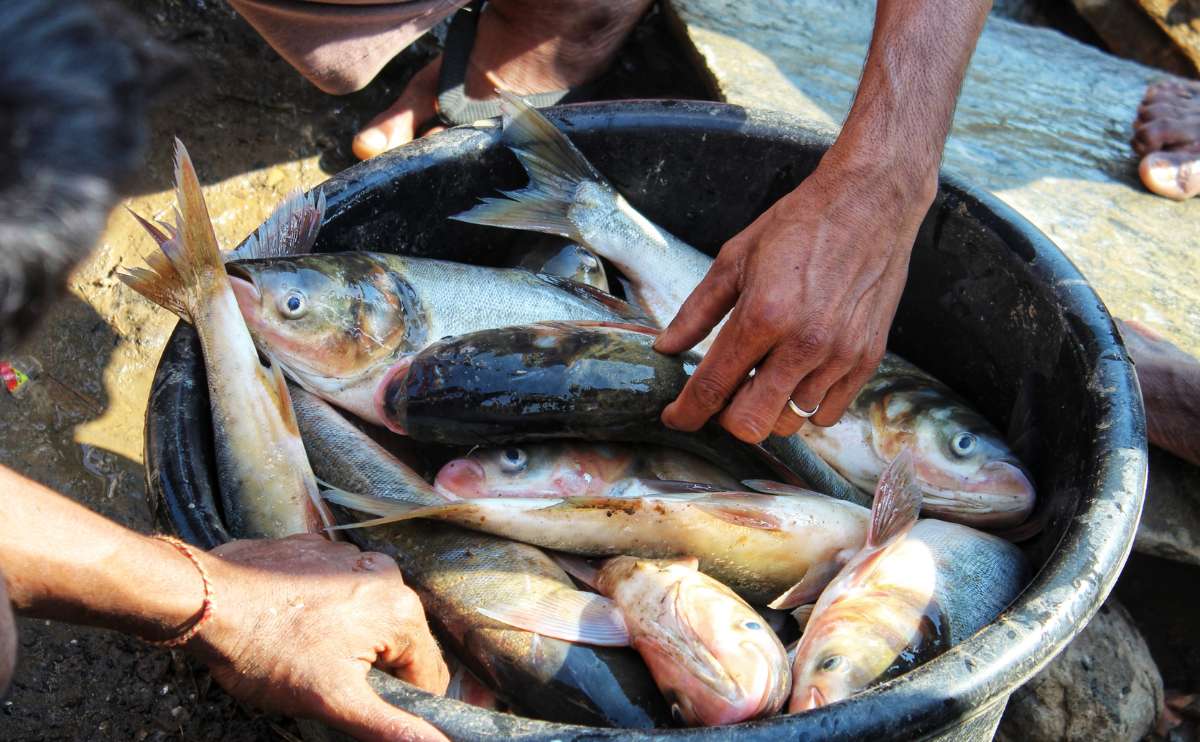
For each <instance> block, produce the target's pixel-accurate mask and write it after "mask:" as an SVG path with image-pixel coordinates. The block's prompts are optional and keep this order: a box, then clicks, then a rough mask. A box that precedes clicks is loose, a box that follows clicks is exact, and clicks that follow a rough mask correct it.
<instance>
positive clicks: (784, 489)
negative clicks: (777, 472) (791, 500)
mask: <svg viewBox="0 0 1200 742" xmlns="http://www.w3.org/2000/svg"><path fill="white" fill-rule="evenodd" d="M742 485H743V486H744V487H747V488H749V489H751V490H753V491H755V492H761V493H762V494H764V495H782V496H787V495H812V494H816V493H814V492H813V491H812V490H808V489H804V488H803V487H797V486H796V485H794V484H784V483H783V482H773V481H771V480H770V479H743V480H742Z"/></svg>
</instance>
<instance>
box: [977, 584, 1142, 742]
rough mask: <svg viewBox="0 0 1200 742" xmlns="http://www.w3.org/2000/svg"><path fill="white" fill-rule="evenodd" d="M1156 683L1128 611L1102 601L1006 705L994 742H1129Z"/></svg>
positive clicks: (1136, 736) (1135, 735)
mask: <svg viewBox="0 0 1200 742" xmlns="http://www.w3.org/2000/svg"><path fill="white" fill-rule="evenodd" d="M1162 702H1163V684H1162V677H1161V676H1160V675H1159V673H1158V668H1157V667H1155V665H1154V660H1153V659H1152V658H1151V657H1150V650H1149V648H1148V647H1147V646H1146V641H1145V640H1144V639H1143V638H1142V635H1141V634H1139V633H1138V630H1137V628H1136V627H1135V626H1134V625H1133V621H1132V619H1131V618H1130V617H1129V614H1128V613H1127V612H1126V611H1125V609H1124V608H1123V607H1121V606H1120V605H1119V604H1118V603H1117V602H1116V601H1115V600H1111V599H1110V600H1109V601H1108V602H1107V603H1105V604H1104V605H1103V606H1101V608H1100V611H1099V612H1098V613H1097V614H1096V616H1095V617H1094V618H1093V619H1092V621H1091V623H1089V624H1088V625H1087V628H1085V629H1084V630H1083V632H1082V633H1080V634H1079V636H1077V637H1076V638H1075V640H1074V641H1072V642H1071V643H1070V644H1068V645H1067V648H1066V649H1065V650H1063V652H1062V654H1060V655H1059V656H1058V657H1056V658H1054V660H1053V661H1051V662H1050V664H1049V665H1047V666H1046V667H1045V668H1043V669H1042V671H1041V672H1039V673H1038V674H1037V675H1035V676H1034V677H1033V679H1032V680H1030V681H1029V682H1028V683H1027V684H1025V686H1023V687H1022V688H1020V689H1018V690H1017V692H1015V693H1014V694H1013V695H1012V697H1011V698H1009V700H1008V708H1006V709H1005V711H1004V717H1003V718H1002V719H1001V720H1000V728H999V729H997V731H996V741H997V742H1043V741H1044V742H1051V741H1053V742H1058V741H1059V740H1063V741H1064V742H1075V741H1078V742H1095V741H1096V740H1137V739H1141V738H1142V737H1144V736H1145V735H1146V734H1147V733H1148V732H1149V731H1150V729H1151V727H1153V725H1154V720H1155V718H1156V717H1157V715H1158V711H1159V709H1160V708H1162Z"/></svg>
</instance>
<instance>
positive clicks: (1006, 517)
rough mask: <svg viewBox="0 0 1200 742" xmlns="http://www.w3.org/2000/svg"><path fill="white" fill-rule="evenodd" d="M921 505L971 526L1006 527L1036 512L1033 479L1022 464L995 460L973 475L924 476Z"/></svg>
mask: <svg viewBox="0 0 1200 742" xmlns="http://www.w3.org/2000/svg"><path fill="white" fill-rule="evenodd" d="M921 480H922V481H921V490H922V495H923V502H922V509H923V510H924V511H925V512H926V513H927V514H929V515H936V516H939V517H942V518H944V519H946V520H952V521H956V522H960V523H965V524H967V525H972V526H986V527H988V528H1004V527H1009V526H1015V525H1019V524H1021V523H1022V522H1023V521H1024V520H1025V519H1026V518H1028V517H1029V515H1030V513H1032V512H1033V505H1034V501H1035V500H1036V493H1035V490H1034V486H1033V482H1032V481H1031V479H1030V477H1029V475H1028V474H1026V472H1025V470H1024V469H1023V468H1021V467H1020V466H1017V465H1015V464H1012V463H1009V462H1007V461H992V462H989V463H987V464H984V465H983V466H981V467H980V468H979V472H978V473H977V474H976V475H975V476H973V477H971V479H969V480H967V479H957V478H953V477H945V476H925V472H922V476H921Z"/></svg>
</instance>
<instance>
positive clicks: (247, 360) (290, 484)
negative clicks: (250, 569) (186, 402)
mask: <svg viewBox="0 0 1200 742" xmlns="http://www.w3.org/2000/svg"><path fill="white" fill-rule="evenodd" d="M175 147H176V149H175V179H176V198H177V200H178V204H179V209H178V211H177V222H176V225H175V226H174V227H171V226H168V225H162V226H163V227H164V229H166V232H164V231H162V230H160V229H159V228H157V227H155V226H154V225H152V224H150V223H149V222H148V221H146V220H144V219H142V218H141V217H138V216H137V215H136V214H135V215H134V216H135V217H136V218H137V219H138V221H139V222H140V223H141V224H142V226H143V227H145V228H146V230H147V231H148V232H149V233H150V235H151V236H152V237H153V238H154V239H155V241H156V242H158V243H159V248H160V249H161V252H157V253H153V254H151V255H148V256H147V257H146V262H147V264H148V266H149V268H131V269H129V271H128V272H126V273H122V274H120V278H121V280H123V281H124V282H125V283H126V284H128V285H129V286H130V287H132V288H133V289H134V290H135V291H137V292H138V293H140V294H142V295H143V296H145V297H147V298H149V299H151V300H152V301H154V302H156V303H157V304H159V305H161V306H163V307H165V308H167V309H170V310H171V311H173V312H175V313H176V314H178V315H179V316H180V317H181V318H183V319H184V320H186V321H188V322H190V323H191V324H192V325H193V326H194V327H195V328H196V333H197V335H199V337H200V345H201V347H202V349H203V353H204V363H205V367H206V368H207V370H208V374H207V376H208V389H209V400H210V403H211V406H212V417H213V433H214V440H215V442H216V449H217V451H216V454H217V473H218V479H219V482H220V489H221V496H222V501H223V503H224V511H225V520H226V523H227V525H228V526H229V530H230V532H231V533H232V534H233V535H234V536H236V537H239V538H261V537H280V536H286V535H289V534H293V533H308V532H316V531H320V530H321V529H322V528H324V527H325V526H328V525H331V523H332V521H331V519H330V517H329V514H328V511H327V509H326V507H325V505H324V503H323V502H322V500H321V497H320V494H319V491H318V488H317V483H316V478H315V477H314V475H313V472H312V469H311V468H310V467H309V464H308V459H307V457H306V456H305V452H304V444H303V443H302V442H301V440H300V433H299V431H298V430H297V428H296V420H295V417H294V415H293V412H292V403H291V398H290V396H289V394H288V388H287V384H286V383H285V382H284V379H283V375H282V373H281V372H280V368H279V366H278V365H276V364H272V366H271V369H270V370H267V369H265V368H263V367H262V365H261V364H260V363H259V360H258V353H257V352H256V351H255V349H254V343H253V341H252V340H251V338H250V333H249V332H248V331H247V330H246V325H245V323H244V322H243V321H242V317H241V314H240V313H239V312H238V306H237V301H236V300H235V298H234V295H233V290H232V288H231V287H230V284H229V281H228V279H227V277H226V275H225V270H224V269H223V267H222V260H221V254H220V249H219V248H218V246H217V238H216V235H215V234H214V233H213V228H212V222H211V221H210V220H209V216H208V208H207V207H206V206H205V203H204V195H203V194H202V193H201V191H200V182H199V181H198V180H197V178H196V171H195V168H194V167H193V166H192V161H191V159H190V158H189V157H188V154H187V150H186V149H185V148H184V146H183V144H182V143H181V142H179V141H178V140H176V143H175Z"/></svg>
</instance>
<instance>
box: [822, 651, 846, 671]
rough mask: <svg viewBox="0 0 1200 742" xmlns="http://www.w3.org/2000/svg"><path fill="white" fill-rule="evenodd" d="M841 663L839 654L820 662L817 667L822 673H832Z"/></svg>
mask: <svg viewBox="0 0 1200 742" xmlns="http://www.w3.org/2000/svg"><path fill="white" fill-rule="evenodd" d="M842 662H843V660H842V656H841V655H840V654H833V655H830V656H828V657H826V658H825V659H823V660H821V664H820V665H818V666H817V667H819V668H820V669H821V671H822V672H833V671H834V670H837V669H838V668H839V667H841V666H842Z"/></svg>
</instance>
